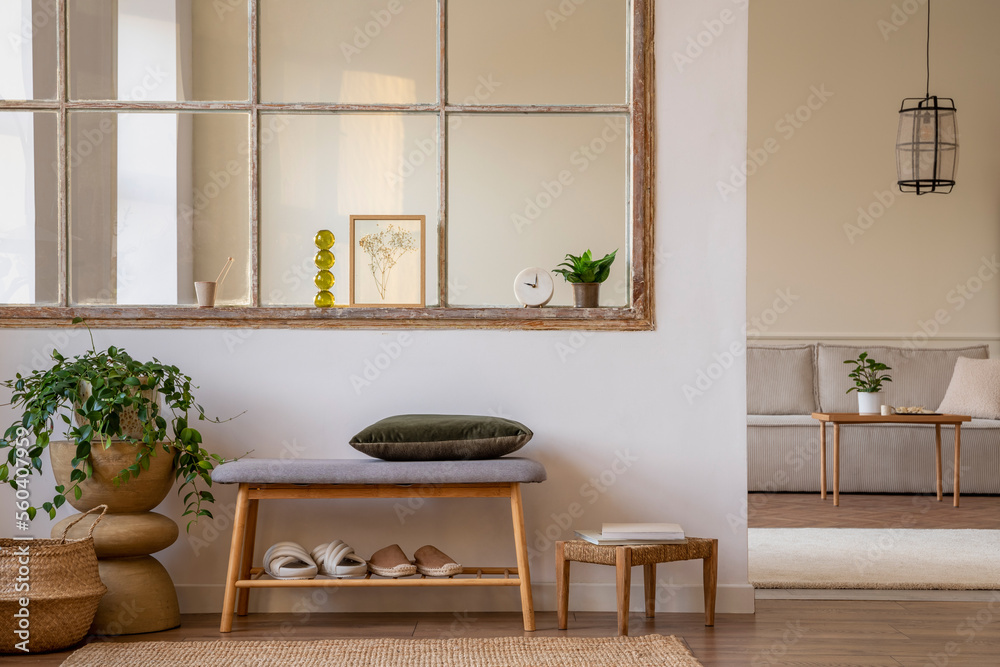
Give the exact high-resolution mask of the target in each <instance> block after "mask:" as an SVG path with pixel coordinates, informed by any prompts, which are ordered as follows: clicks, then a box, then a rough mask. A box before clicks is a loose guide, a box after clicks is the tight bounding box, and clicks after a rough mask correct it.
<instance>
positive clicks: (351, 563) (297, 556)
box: [264, 540, 368, 579]
mask: <svg viewBox="0 0 1000 667" xmlns="http://www.w3.org/2000/svg"><path fill="white" fill-rule="evenodd" d="M264 571H265V572H267V573H268V574H269V575H271V576H272V577H274V578H275V579H315V578H316V576H317V575H325V576H328V577H363V576H364V575H365V574H367V573H368V563H366V562H365V561H364V560H363V559H361V558H358V556H357V555H356V554H355V553H354V549H352V548H351V547H350V546H348V545H347V544H346V543H345V542H344V541H343V540H334V541H333V542H329V543H327V544H320V545H319V546H317V547H316V548H315V549H313V550H312V551H311V552H308V553H307V552H306V550H305V549H304V548H302V545H300V544H298V543H297V542H278V543H276V544H274V545H272V546H271V548H270V549H268V550H267V552H266V553H265V554H264Z"/></svg>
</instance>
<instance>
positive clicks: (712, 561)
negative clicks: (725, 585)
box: [702, 540, 719, 627]
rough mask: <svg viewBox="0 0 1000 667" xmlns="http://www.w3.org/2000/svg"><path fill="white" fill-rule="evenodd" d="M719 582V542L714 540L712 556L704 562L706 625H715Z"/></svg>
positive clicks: (703, 581) (703, 583)
mask: <svg viewBox="0 0 1000 667" xmlns="http://www.w3.org/2000/svg"><path fill="white" fill-rule="evenodd" d="M718 581H719V540H712V555H711V556H709V557H708V558H705V559H704V560H702V586H703V587H704V589H705V625H706V626H708V627H712V626H714V625H715V591H716V588H717V585H718Z"/></svg>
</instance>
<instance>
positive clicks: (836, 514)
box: [747, 493, 1000, 665]
mask: <svg viewBox="0 0 1000 667" xmlns="http://www.w3.org/2000/svg"><path fill="white" fill-rule="evenodd" d="M747 519H748V524H749V526H750V527H751V528H979V529H988V530H1000V496H962V497H961V506H960V507H953V506H952V504H951V497H950V496H945V498H944V501H943V502H940V503H939V502H937V500H936V499H935V497H934V496H903V495H869V494H846V493H842V494H840V506H839V507H834V506H833V499H832V496H830V495H828V496H827V499H826V500H820V497H819V494H818V493H751V494H749V495H748V496H747ZM996 664H997V665H1000V658H998V659H997V662H996Z"/></svg>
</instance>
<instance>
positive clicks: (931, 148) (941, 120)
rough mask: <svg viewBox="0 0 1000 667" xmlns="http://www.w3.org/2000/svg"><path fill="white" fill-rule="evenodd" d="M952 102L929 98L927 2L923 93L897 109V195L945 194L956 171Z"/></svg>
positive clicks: (944, 98) (930, 96)
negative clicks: (925, 67) (925, 62)
mask: <svg viewBox="0 0 1000 667" xmlns="http://www.w3.org/2000/svg"><path fill="white" fill-rule="evenodd" d="M956 111H957V110H956V109H955V100H953V99H951V98H950V97H937V96H936V95H931V0H927V92H926V94H925V95H924V97H923V98H915V97H908V98H906V99H904V100H903V105H902V106H901V107H900V109H899V132H898V133H897V134H896V174H897V182H898V184H899V189H900V191H901V192H916V193H917V194H918V195H925V194H928V193H931V192H936V193H940V194H948V193H949V192H951V190H952V188H954V187H955V170H956V169H957V168H958V118H957V113H956Z"/></svg>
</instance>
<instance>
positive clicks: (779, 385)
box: [747, 345, 816, 415]
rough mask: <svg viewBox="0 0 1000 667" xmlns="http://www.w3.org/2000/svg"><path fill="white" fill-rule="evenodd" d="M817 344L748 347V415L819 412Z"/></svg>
mask: <svg viewBox="0 0 1000 667" xmlns="http://www.w3.org/2000/svg"><path fill="white" fill-rule="evenodd" d="M815 354H816V349H815V346H813V345H749V346H747V414H749V415H803V414H804V415H808V414H811V413H813V412H816V374H815V373H814V372H813V362H814V357H815Z"/></svg>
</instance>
